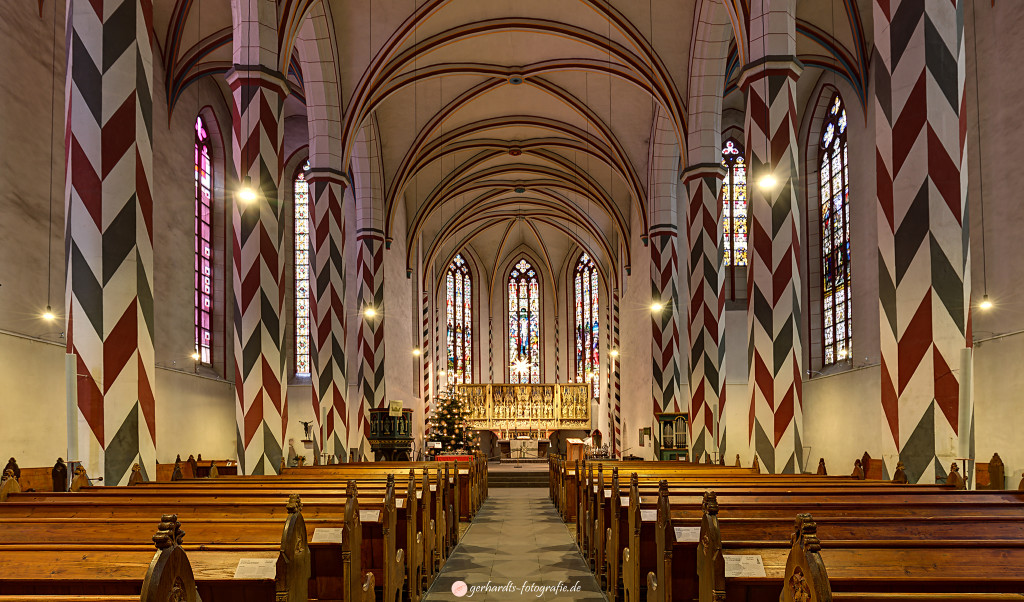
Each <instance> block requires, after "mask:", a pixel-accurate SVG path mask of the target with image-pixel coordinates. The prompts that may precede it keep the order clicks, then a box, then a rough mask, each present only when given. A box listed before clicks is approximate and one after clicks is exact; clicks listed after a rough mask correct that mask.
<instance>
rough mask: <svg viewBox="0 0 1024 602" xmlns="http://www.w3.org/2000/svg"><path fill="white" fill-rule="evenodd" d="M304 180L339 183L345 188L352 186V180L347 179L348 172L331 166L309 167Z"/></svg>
mask: <svg viewBox="0 0 1024 602" xmlns="http://www.w3.org/2000/svg"><path fill="white" fill-rule="evenodd" d="M306 181H307V182H330V183H332V184H341V185H342V186H344V187H345V188H349V187H351V186H352V181H351V180H349V177H348V174H347V173H345V172H343V171H341V170H338V169H334V168H333V167H310V168H309V170H307V171H306Z"/></svg>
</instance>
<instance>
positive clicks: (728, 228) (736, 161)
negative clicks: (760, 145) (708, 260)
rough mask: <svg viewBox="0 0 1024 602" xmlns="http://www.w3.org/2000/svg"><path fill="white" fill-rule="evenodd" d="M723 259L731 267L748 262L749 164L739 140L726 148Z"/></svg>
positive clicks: (732, 140) (724, 148) (731, 140)
mask: <svg viewBox="0 0 1024 602" xmlns="http://www.w3.org/2000/svg"><path fill="white" fill-rule="evenodd" d="M722 165H723V166H724V167H725V170H726V173H725V181H723V182H722V260H723V261H724V262H725V265H727V266H745V265H747V166H746V163H744V160H743V146H742V145H741V144H740V143H739V142H737V141H736V140H735V139H733V138H730V139H728V140H726V141H725V145H724V146H723V147H722Z"/></svg>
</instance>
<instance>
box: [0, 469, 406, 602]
mask: <svg viewBox="0 0 1024 602" xmlns="http://www.w3.org/2000/svg"><path fill="white" fill-rule="evenodd" d="M95 489H96V491H97V493H96V494H94V495H71V494H50V498H49V499H47V498H45V497H43V496H40V495H39V494H35V495H33V494H21V497H22V499H23V500H24V501H17V500H14V501H11V500H9V501H8V502H7V503H5V504H2V505H0V517H3V518H0V520H4V519H8V520H9V519H16V520H32V518H31V517H37V520H38V519H39V518H41V517H67V518H68V519H70V520H73V521H84V520H89V519H90V518H91V519H92V520H125V519H127V518H131V517H135V518H138V517H142V516H149V515H152V513H153V512H154V511H155V510H156V509H167V508H174V509H175V510H176V511H177V512H178V514H179V515H185V516H188V517H189V518H193V519H195V520H201V519H209V518H210V517H214V518H217V519H219V520H228V521H233V522H234V526H235V529H236V530H237V529H241V528H245V525H246V524H247V523H248V522H249V521H252V520H257V519H264V520H266V519H272V520H274V519H276V520H275V522H276V521H279V520H280V519H279V517H282V516H283V515H284V514H285V513H283V512H282V511H281V508H282V506H280V505H279V504H280V499H281V497H280V496H264V497H263V499H258V496H253V497H252V498H250V499H247V500H235V501H223V500H221V501H217V500H216V496H212V497H199V496H191V497H190V496H181V497H178V498H169V497H164V498H159V497H158V498H156V499H152V500H144V501H134V500H132V499H131V498H129V497H128V496H127V495H120V496H118V495H116V494H115V495H112V496H107V495H103V494H101V493H99V492H103V491H104V490H113V489H115V488H95ZM117 489H118V490H120V491H123V492H126V493H127V494H134V493H137V492H138V491H137V490H136V489H134V488H132V489H128V488H117ZM357 495H358V494H357V492H356V490H355V485H354V483H352V484H351V485H350V487H349V489H348V491H346V492H337V493H336V494H335V496H334V501H332V503H330V504H329V505H328V504H314V505H313V506H307V507H305V508H303V512H304V513H305V515H306V516H305V517H304V520H303V523H304V524H305V525H309V526H310V527H312V528H313V529H314V534H315V529H318V528H321V527H323V528H325V529H326V530H328V531H331V530H333V531H338V530H341V531H342V541H341V542H338V541H337V540H335V541H333V542H327V543H335V544H340V545H335V546H330V545H326V544H324V545H321V544H319V542H316V541H313V542H310V543H309V545H308V549H309V550H310V551H311V553H312V556H313V558H312V559H311V562H312V564H313V566H315V567H318V568H319V570H318V572H317V573H316V575H315V576H314V580H313V584H314V586H315V587H314V592H316V593H318V594H322V593H324V592H331V591H333V592H334V593H335V594H337V593H338V590H340V589H342V588H343V587H344V588H346V591H347V590H348V589H351V586H352V584H353V583H354V584H359V585H360V586H361V587H365V584H366V580H365V578H358V577H354V575H356V574H365V573H366V572H373V573H376V574H375V575H374V576H373V577H374V578H373V581H371V582H370V583H371V584H372V583H374V582H377V583H381V590H382V595H383V596H384V598H385V599H388V600H397V599H400V598H401V594H402V589H403V583H404V581H405V551H404V549H397V542H398V539H397V537H396V535H397V534H398V533H399V529H398V528H397V526H396V517H397V512H396V510H395V495H394V487H393V485H392V486H391V487H390V488H389V489H388V491H387V494H386V495H385V498H384V500H383V505H379V506H378V508H377V510H376V511H377V513H378V517H377V520H376V521H371V523H367V524H365V525H362V526H358V525H359V524H360V523H359V522H355V523H353V520H354V519H353V514H354V515H355V517H356V518H358V517H359V512H358V509H359V507H358V505H357V504H355V502H356V501H358V499H359V498H358V497H357ZM346 496H347V497H346ZM33 498H36V499H33ZM285 498H286V499H289V501H291V496H285ZM376 501H378V503H379V502H380V500H376ZM291 505H292V504H289V506H291ZM339 506H340V509H339ZM339 512H340V513H341V514H340V516H339ZM288 514H291V511H290V509H289V512H288ZM26 517H28V518H26ZM311 517H312V518H311ZM277 524H278V525H280V522H277ZM363 527H368V528H369V529H370V533H371V535H375V536H376V537H377V538H378V540H379V541H381V542H382V544H383V545H377V546H372V545H362V546H361V547H360V548H354V549H351V550H345V549H344V546H345V542H346V541H351V540H352V538H351V537H350V538H348V539H346V538H345V535H344V533H345V532H346V531H347V532H349V533H355V532H357V531H358V532H359V533H360V539H361V538H362V532H363V531H364V530H365V529H364V528H363ZM374 528H376V529H374ZM304 533H305V531H303V534H304ZM281 540H282V538H281V535H280V531H278V533H277V534H276V535H275V536H274V538H273V539H271V542H273V541H276V542H277V546H278V547H279V546H280V545H281ZM201 545H203V547H204V549H208V548H209V545H210V544H208V543H207V544H201ZM223 545H224V544H223V543H221V544H218V546H223ZM301 547H305V546H301ZM374 552H379V555H377V556H374ZM346 555H348V557H349V561H350V563H351V565H352V566H356V563H357V561H358V564H362V568H361V569H351V570H348V571H346V570H344V567H345V565H344V560H345V556H346ZM389 559H392V560H391V561H389ZM308 564H309V563H307V569H306V570H307V571H309V570H310V569H309V566H308ZM328 569H329V570H328ZM308 575H309V573H308V572H307V578H306V579H307V582H308V579H309V576H308ZM378 577H379V578H378ZM410 584H411V585H410V587H412V585H413V584H414V583H413V582H412V581H410ZM370 588H371V589H372V585H371V586H370ZM318 597H324V596H323V595H318ZM331 597H332V598H333V597H337V598H339V599H342V597H341V596H331ZM204 599H205V598H204ZM343 599H348V598H343ZM354 599H357V600H358V599H361V598H354Z"/></svg>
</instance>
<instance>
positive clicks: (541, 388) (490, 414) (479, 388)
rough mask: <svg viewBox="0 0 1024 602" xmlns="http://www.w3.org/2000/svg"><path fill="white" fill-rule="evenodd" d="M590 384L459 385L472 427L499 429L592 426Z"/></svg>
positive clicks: (457, 391) (587, 427)
mask: <svg viewBox="0 0 1024 602" xmlns="http://www.w3.org/2000/svg"><path fill="white" fill-rule="evenodd" d="M593 390H594V389H593V387H592V386H591V385H590V384H589V383H568V384H539V385H510V384H500V385H497V384H495V385H458V386H456V387H455V394H456V395H458V396H460V397H462V398H464V399H465V400H466V404H467V408H468V410H469V423H470V428H473V429H476V430H492V431H498V432H518V431H534V430H538V431H545V430H547V431H551V430H559V429H563V430H565V429H575V430H580V429H582V430H588V429H590V403H591V401H592V397H591V393H592V391H593Z"/></svg>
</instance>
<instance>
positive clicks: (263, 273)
mask: <svg viewBox="0 0 1024 602" xmlns="http://www.w3.org/2000/svg"><path fill="white" fill-rule="evenodd" d="M227 79H228V84H229V85H230V86H231V91H232V94H233V96H234V101H235V102H234V107H233V113H234V114H233V121H234V123H233V126H234V127H233V128H232V129H233V132H234V136H233V147H234V148H233V150H234V156H235V161H236V164H237V165H239V166H240V167H239V172H240V173H239V179H241V178H243V177H245V176H249V177H250V178H251V180H252V186H253V188H255V189H256V200H254V201H251V202H245V201H243V200H242V199H241V198H238V195H236V198H235V201H234V203H233V204H232V207H233V208H232V238H233V241H232V242H233V244H234V254H233V257H232V259H233V263H234V270H233V271H234V312H235V328H234V331H235V336H234V343H235V398H236V401H237V405H236V407H235V417H236V422H237V428H238V446H239V449H238V460H239V462H240V463H241V464H242V470H243V472H244V473H245V474H256V475H259V474H277V473H278V471H279V470H280V467H281V457H282V445H283V442H284V432H285V426H286V424H287V419H288V409H287V399H286V382H285V355H284V353H283V351H282V342H283V341H284V327H285V321H284V320H283V319H282V316H283V314H284V296H285V291H286V289H287V286H286V285H285V282H286V279H285V274H284V269H285V263H284V258H283V257H282V256H281V253H280V249H281V242H282V236H283V232H284V228H283V226H282V220H283V219H284V207H283V204H282V203H281V201H280V197H279V194H278V188H279V186H280V181H281V135H282V128H281V110H282V107H283V105H284V98H285V95H286V94H287V92H286V90H287V84H286V82H285V80H284V78H283V77H282V76H281V74H279V73H277V74H275V73H273V72H271V71H269V70H267V69H263V68H260V67H258V66H252V67H244V66H241V65H236V66H235V68H234V69H232V70H231V71H230V72H229V73H228V77H227Z"/></svg>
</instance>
